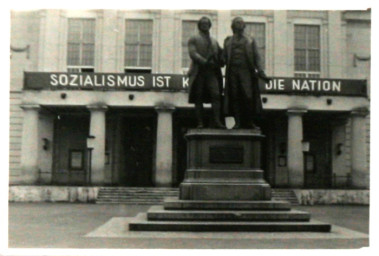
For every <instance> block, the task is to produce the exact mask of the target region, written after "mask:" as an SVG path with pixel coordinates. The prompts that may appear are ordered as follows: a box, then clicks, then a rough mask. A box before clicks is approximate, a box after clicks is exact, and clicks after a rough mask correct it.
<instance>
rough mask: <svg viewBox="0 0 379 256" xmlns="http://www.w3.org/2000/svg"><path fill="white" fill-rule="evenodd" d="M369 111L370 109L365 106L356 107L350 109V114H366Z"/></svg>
mask: <svg viewBox="0 0 379 256" xmlns="http://www.w3.org/2000/svg"><path fill="white" fill-rule="evenodd" d="M369 113H370V111H369V110H368V109H367V107H362V108H356V109H353V110H352V111H351V115H352V116H362V117H364V116H367V115H368V114H369Z"/></svg>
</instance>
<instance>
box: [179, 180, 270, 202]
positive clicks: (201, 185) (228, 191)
mask: <svg viewBox="0 0 379 256" xmlns="http://www.w3.org/2000/svg"><path fill="white" fill-rule="evenodd" d="M180 199H184V200H239V201H247V200H270V199H271V189H270V186H269V185H268V184H267V183H265V182H262V183H260V182H246V183H240V182H226V181H224V182H217V183H215V182H209V183H207V182H186V181H184V182H182V183H181V184H180Z"/></svg>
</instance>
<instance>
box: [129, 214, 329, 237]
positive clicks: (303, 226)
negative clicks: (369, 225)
mask: <svg viewBox="0 0 379 256" xmlns="http://www.w3.org/2000/svg"><path fill="white" fill-rule="evenodd" d="M129 230H131V231H196V232H216V231H222V232H330V230H331V225H329V224H325V223H322V222H317V221H310V222H273V221H270V222H253V221H249V222H245V221H241V222H237V221H235V222H229V221H223V222H220V221H148V220H147V216H146V213H140V214H138V215H137V216H136V217H135V219H134V220H132V221H131V222H130V223H129Z"/></svg>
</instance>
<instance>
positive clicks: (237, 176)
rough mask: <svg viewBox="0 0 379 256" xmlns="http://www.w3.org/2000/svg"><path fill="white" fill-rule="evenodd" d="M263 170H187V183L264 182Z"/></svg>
mask: <svg viewBox="0 0 379 256" xmlns="http://www.w3.org/2000/svg"><path fill="white" fill-rule="evenodd" d="M262 179H263V170H258V169H247V170H213V169H187V170H186V173H185V181H189V180H206V181H207V180H213V181H218V180H219V181H225V180H228V181H234V182H236V181H240V182H247V181H251V180H262Z"/></svg>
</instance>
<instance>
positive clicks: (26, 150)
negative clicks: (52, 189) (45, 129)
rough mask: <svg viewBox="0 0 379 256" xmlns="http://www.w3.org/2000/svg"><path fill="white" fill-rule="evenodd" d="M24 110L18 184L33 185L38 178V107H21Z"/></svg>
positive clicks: (29, 105)
mask: <svg viewBox="0 0 379 256" xmlns="http://www.w3.org/2000/svg"><path fill="white" fill-rule="evenodd" d="M21 108H22V109H23V110H24V120H23V129H22V144H21V177H20V178H21V179H20V183H23V184H35V183H36V182H37V181H38V179H39V177H38V175H39V174H38V152H39V148H38V145H39V141H38V138H39V137H38V110H39V109H40V106H39V105H32V104H26V105H21Z"/></svg>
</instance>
